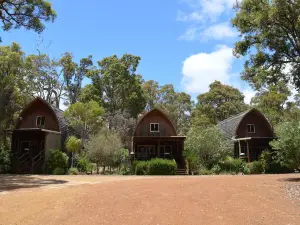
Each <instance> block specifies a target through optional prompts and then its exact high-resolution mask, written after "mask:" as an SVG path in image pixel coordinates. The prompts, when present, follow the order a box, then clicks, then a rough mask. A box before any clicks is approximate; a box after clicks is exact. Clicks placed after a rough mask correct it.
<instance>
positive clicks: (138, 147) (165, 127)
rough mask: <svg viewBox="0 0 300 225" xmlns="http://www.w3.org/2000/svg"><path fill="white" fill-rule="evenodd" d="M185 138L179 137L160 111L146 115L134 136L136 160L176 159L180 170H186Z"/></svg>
mask: <svg viewBox="0 0 300 225" xmlns="http://www.w3.org/2000/svg"><path fill="white" fill-rule="evenodd" d="M184 140H185V137H184V136H177V133H176V130H175V128H174V126H173V124H172V122H171V121H170V120H169V119H168V116H167V115H166V114H165V113H163V112H162V111H161V110H159V109H153V110H151V111H149V112H148V113H146V114H145V115H144V116H143V117H142V118H141V119H140V120H139V122H138V124H137V126H136V128H135V131H134V136H133V141H132V144H133V152H132V153H131V154H133V153H134V158H135V160H150V159H152V158H163V159H175V161H176V163H177V168H178V169H185V161H184V158H183V156H182V151H183V149H184Z"/></svg>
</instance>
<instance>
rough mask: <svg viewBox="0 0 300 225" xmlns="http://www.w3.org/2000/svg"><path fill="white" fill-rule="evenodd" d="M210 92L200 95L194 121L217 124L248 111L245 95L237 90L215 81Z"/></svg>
mask: <svg viewBox="0 0 300 225" xmlns="http://www.w3.org/2000/svg"><path fill="white" fill-rule="evenodd" d="M209 88H210V90H209V91H208V92H206V93H204V94H200V95H198V97H197V99H198V102H197V104H196V109H195V110H194V112H193V114H192V115H193V121H194V120H196V123H200V122H199V121H198V122H197V120H198V119H200V120H201V121H203V122H204V123H205V124H207V123H210V124H216V123H217V122H219V121H222V120H224V119H226V118H228V117H230V116H232V115H236V114H238V113H240V112H242V111H244V110H246V109H247V105H246V104H245V103H244V95H243V94H242V93H241V92H240V91H239V90H238V89H236V88H233V87H231V86H228V85H224V84H221V82H219V81H215V82H213V83H212V84H210V86H209Z"/></svg>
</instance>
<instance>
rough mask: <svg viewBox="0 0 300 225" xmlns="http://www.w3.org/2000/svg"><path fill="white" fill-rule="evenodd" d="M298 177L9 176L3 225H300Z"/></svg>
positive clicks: (4, 181) (0, 216) (1, 204)
mask: <svg viewBox="0 0 300 225" xmlns="http://www.w3.org/2000/svg"><path fill="white" fill-rule="evenodd" d="M299 177H300V175H298V176H296V175H259V176H201V177H187V176H186V177H117V176H116V177H114V176H112V177H104V176H74V177H70V176H57V177H54V176H44V177H42V176H41V177H40V176H34V177H33V176H30V177H24V176H18V177H14V176H2V177H0V224H1V225H2V224H3V225H9V224H22V225H24V224H26V225H29V224H36V225H49V224H58V225H67V224H69V225H71V224H72V225H74V224H91V225H93V224H95V225H96V224H97V225H99V224H109V225H114V224H116V225H121V224H124V225H125V224H126V225H127V224H130V225H146V224H151V225H152V224H155V225H156V224H159V225H167V224H170V225H177V224H178V225H179V224H180V225H182V224H192V225H195V224H205V225H210V224H213V225H216V224H230V225H235V224H243V225H244V224H255V225H259V224H264V225H265V224H270V225H271V224H272V225H276V224H280V225H282V224H286V225H288V224H289V225H292V224H295V225H300V202H298V201H297V200H295V201H293V200H291V199H289V198H288V197H287V194H286V189H285V185H286V184H291V183H296V182H298V183H299V180H300V179H299ZM64 182H65V183H64ZM1 191H2V192H1ZM1 193H2V194H1Z"/></svg>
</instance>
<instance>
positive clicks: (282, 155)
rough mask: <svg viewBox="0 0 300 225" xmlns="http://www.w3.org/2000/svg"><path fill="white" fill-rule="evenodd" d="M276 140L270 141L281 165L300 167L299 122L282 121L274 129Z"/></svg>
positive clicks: (293, 167)
mask: <svg viewBox="0 0 300 225" xmlns="http://www.w3.org/2000/svg"><path fill="white" fill-rule="evenodd" d="M275 132H276V135H277V137H278V139H277V140H274V141H272V142H271V143H270V145H271V146H272V147H273V149H275V150H276V158H277V160H278V161H279V162H281V163H282V164H283V165H286V166H288V167H289V168H292V169H300V148H299V146H300V123H299V121H292V122H282V123H280V124H279V125H278V126H277V127H276V129H275Z"/></svg>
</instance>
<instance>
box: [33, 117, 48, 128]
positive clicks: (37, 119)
mask: <svg viewBox="0 0 300 225" xmlns="http://www.w3.org/2000/svg"><path fill="white" fill-rule="evenodd" d="M39 118H41V120H40V121H43V122H44V123H43V125H41V124H38V121H39ZM42 118H44V120H42ZM45 122H46V117H45V116H37V117H36V120H35V125H36V126H37V127H45Z"/></svg>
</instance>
